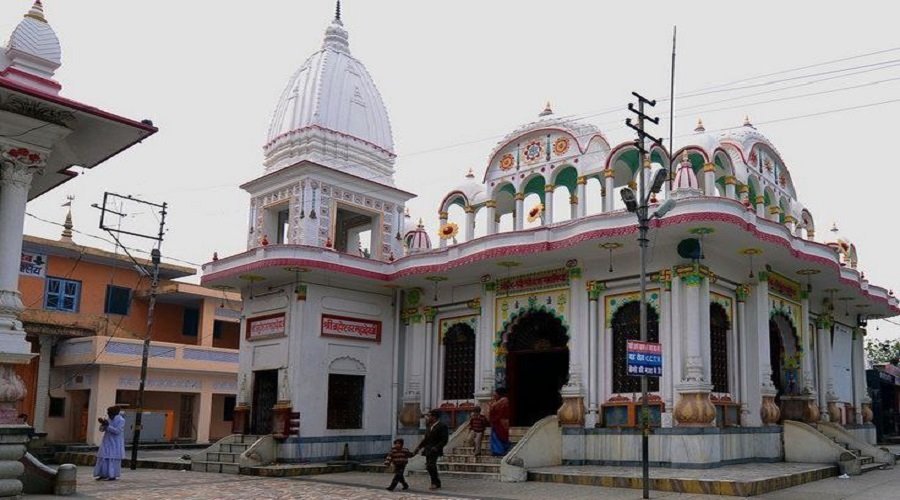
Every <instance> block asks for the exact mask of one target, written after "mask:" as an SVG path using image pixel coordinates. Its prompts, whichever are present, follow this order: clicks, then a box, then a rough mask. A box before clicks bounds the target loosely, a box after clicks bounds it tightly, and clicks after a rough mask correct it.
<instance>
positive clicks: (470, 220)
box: [464, 205, 475, 241]
mask: <svg viewBox="0 0 900 500" xmlns="http://www.w3.org/2000/svg"><path fill="white" fill-rule="evenodd" d="M464 210H465V211H466V241H472V240H474V239H475V207H473V206H471V205H466V207H465V209H464Z"/></svg>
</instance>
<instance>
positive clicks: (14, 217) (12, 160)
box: [0, 144, 44, 476]
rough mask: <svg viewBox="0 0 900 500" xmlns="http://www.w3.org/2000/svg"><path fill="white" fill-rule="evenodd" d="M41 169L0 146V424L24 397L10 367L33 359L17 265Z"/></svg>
mask: <svg viewBox="0 0 900 500" xmlns="http://www.w3.org/2000/svg"><path fill="white" fill-rule="evenodd" d="M43 165H44V154H43V153H40V152H34V151H30V150H28V149H25V148H22V147H16V148H11V147H10V146H9V145H8V144H0V424H16V423H17V420H18V419H17V417H18V412H17V411H16V403H17V402H18V401H19V400H21V399H22V398H24V397H25V394H26V392H25V386H24V384H23V383H22V380H21V379H20V378H19V376H18V375H16V373H15V370H14V368H13V367H12V365H14V364H24V363H28V362H29V360H31V358H32V357H34V355H33V354H32V353H31V344H30V343H28V342H27V341H26V340H25V330H24V329H23V328H22V322H21V321H19V315H20V314H21V313H22V311H23V310H24V309H25V307H24V305H23V304H22V299H21V295H20V294H19V264H20V262H21V255H22V231H23V227H24V225H25V204H26V203H27V202H28V190H29V189H30V188H31V180H32V177H33V176H34V175H35V174H37V173H39V171H40V169H41V168H43ZM0 476H2V474H0Z"/></svg>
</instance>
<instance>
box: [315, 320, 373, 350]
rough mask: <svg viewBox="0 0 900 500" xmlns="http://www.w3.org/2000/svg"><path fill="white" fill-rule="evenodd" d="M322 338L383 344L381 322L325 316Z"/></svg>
mask: <svg viewBox="0 0 900 500" xmlns="http://www.w3.org/2000/svg"><path fill="white" fill-rule="evenodd" d="M322 336H323V337H340V338H346V339H354V340H366V341H369V342H378V343H381V321H372V320H367V319H359V318H348V317H346V316H333V315H331V314H323V315H322Z"/></svg>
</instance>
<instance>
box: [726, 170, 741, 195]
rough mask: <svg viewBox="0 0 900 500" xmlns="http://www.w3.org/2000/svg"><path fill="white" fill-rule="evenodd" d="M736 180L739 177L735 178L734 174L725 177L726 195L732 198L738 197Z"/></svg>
mask: <svg viewBox="0 0 900 500" xmlns="http://www.w3.org/2000/svg"><path fill="white" fill-rule="evenodd" d="M736 182H737V179H735V178H734V176H731V175H729V176H728V177H726V178H725V196H726V197H727V198H731V199H732V200H736V199H738V197H737V193H736V192H735V187H734V186H735V183H736Z"/></svg>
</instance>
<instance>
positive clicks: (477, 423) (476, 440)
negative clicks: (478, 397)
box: [469, 406, 489, 457]
mask: <svg viewBox="0 0 900 500" xmlns="http://www.w3.org/2000/svg"><path fill="white" fill-rule="evenodd" d="M488 424H489V422H488V419H487V417H485V416H484V415H482V414H481V407H480V406H476V407H475V409H474V410H472V416H471V417H469V432H470V433H471V435H472V443H473V446H474V447H475V449H474V451H473V452H472V455H474V456H476V457H477V456H478V455H481V441H482V439H484V430H485V429H486V428H487V426H488Z"/></svg>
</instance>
